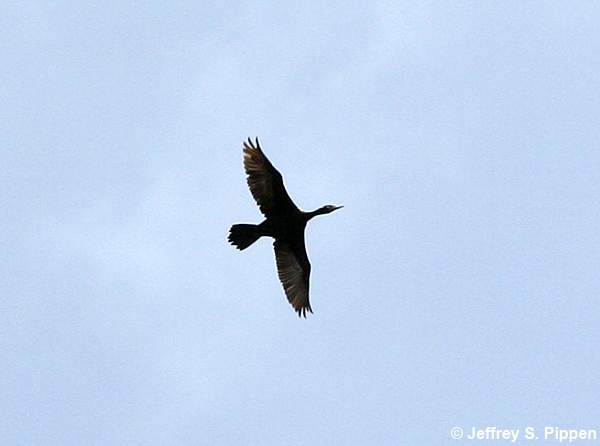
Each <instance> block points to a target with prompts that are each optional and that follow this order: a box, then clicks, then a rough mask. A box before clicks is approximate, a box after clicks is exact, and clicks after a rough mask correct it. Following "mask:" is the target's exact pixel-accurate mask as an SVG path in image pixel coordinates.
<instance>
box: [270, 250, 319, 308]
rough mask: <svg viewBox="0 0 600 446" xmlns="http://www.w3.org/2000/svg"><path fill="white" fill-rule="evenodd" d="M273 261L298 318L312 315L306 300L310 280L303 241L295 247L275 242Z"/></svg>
mask: <svg viewBox="0 0 600 446" xmlns="http://www.w3.org/2000/svg"><path fill="white" fill-rule="evenodd" d="M273 246H274V247H275V261H276V262H277V274H278V275H279V280H280V281H281V284H282V285H283V289H284V291H285V295H286V296H287V298H288V300H289V302H290V304H292V307H294V310H296V312H298V317H300V316H304V317H306V312H307V311H309V312H311V313H312V308H311V307H310V302H309V300H308V283H309V278H310V262H309V261H308V256H307V255H306V248H305V246H304V241H302V242H301V243H298V244H297V245H295V246H292V245H290V244H289V243H285V242H280V241H275V243H274V244H273Z"/></svg>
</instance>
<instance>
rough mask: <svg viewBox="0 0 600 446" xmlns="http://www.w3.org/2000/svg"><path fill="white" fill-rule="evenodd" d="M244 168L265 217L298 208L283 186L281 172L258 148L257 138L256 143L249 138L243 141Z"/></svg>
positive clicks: (249, 184)
mask: <svg viewBox="0 0 600 446" xmlns="http://www.w3.org/2000/svg"><path fill="white" fill-rule="evenodd" d="M244 169H245V170H246V174H247V175H248V180H247V181H248V187H250V192H252V196H253V197H254V199H255V200H256V204H258V207H259V208H260V211H261V212H262V213H263V215H264V216H265V217H270V216H273V215H282V214H287V213H290V212H293V211H296V210H297V209H298V208H297V207H296V205H295V204H294V202H293V201H292V199H291V198H290V196H289V195H288V193H287V191H286V190H285V187H284V186H283V178H282V176H281V174H280V173H279V171H278V170H277V169H275V167H273V164H271V162H270V161H269V160H268V159H267V157H266V156H265V154H264V153H263V151H262V149H261V148H260V144H259V142H258V138H256V144H255V143H253V142H252V141H251V140H250V138H248V141H247V142H244Z"/></svg>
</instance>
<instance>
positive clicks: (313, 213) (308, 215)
mask: <svg viewBox="0 0 600 446" xmlns="http://www.w3.org/2000/svg"><path fill="white" fill-rule="evenodd" d="M326 213H327V212H326V211H325V209H323V208H319V209H315V210H314V211H310V212H305V213H304V215H305V217H306V221H308V220H310V219H311V218H313V217H316V216H317V215H323V214H326Z"/></svg>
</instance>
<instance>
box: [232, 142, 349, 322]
mask: <svg viewBox="0 0 600 446" xmlns="http://www.w3.org/2000/svg"><path fill="white" fill-rule="evenodd" d="M243 152H244V169H245V171H246V174H247V175H248V178H247V182H248V187H249V188H250V192H251V193H252V196H253V197H254V200H256V203H257V204H258V207H259V208H260V211H261V212H262V213H263V215H264V216H265V220H264V221H263V222H262V223H260V224H258V225H255V224H246V223H242V224H235V225H233V226H232V227H231V229H230V230H229V237H228V240H229V242H230V243H231V244H232V245H234V246H235V247H236V248H237V249H239V250H244V249H246V248H247V247H248V246H250V245H251V244H252V243H254V242H255V241H256V240H258V239H259V238H260V237H272V238H274V239H275V241H274V242H273V247H274V249H275V263H276V265H277V274H278V276H279V280H280V281H281V284H282V285H283V289H284V291H285V295H286V296H287V299H288V301H289V302H290V304H291V305H292V307H294V310H295V311H296V312H297V313H298V317H300V316H304V317H305V318H306V312H307V311H309V312H310V313H312V308H311V306H310V301H309V298H308V288H309V278H310V262H309V260H308V256H307V254H306V246H305V244H304V229H305V228H306V223H308V221H309V220H310V219H311V218H313V217H315V216H317V215H324V214H329V213H331V212H333V211H335V210H336V209H340V208H342V207H343V206H333V205H326V206H323V207H320V208H319V209H316V210H314V211H312V212H304V211H301V210H300V209H298V207H297V206H296V205H295V204H294V202H293V201H292V199H291V198H290V196H289V195H288V193H287V191H286V190H285V187H284V185H283V177H282V176H281V174H280V173H279V171H278V170H277V169H275V167H274V166H273V164H271V162H270V161H269V159H268V158H267V157H266V156H265V154H264V153H263V151H262V149H261V147H260V143H259V142H258V138H256V141H255V142H252V140H251V139H250V138H248V141H247V142H244V148H243Z"/></svg>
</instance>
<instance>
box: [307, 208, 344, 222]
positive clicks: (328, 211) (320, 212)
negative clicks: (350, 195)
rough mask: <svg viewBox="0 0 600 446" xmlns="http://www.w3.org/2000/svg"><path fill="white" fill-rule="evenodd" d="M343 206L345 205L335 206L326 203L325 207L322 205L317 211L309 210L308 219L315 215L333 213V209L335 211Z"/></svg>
mask: <svg viewBox="0 0 600 446" xmlns="http://www.w3.org/2000/svg"><path fill="white" fill-rule="evenodd" d="M343 207H344V206H334V205H332V204H328V205H325V206H323V207H320V208H319V209H317V210H316V211H312V212H309V213H308V219H309V220H310V219H311V218H313V217H315V216H317V215H325V214H331V213H332V212H333V211H335V210H337V209H341V208H343Z"/></svg>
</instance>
